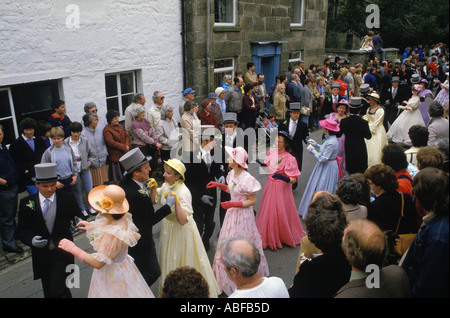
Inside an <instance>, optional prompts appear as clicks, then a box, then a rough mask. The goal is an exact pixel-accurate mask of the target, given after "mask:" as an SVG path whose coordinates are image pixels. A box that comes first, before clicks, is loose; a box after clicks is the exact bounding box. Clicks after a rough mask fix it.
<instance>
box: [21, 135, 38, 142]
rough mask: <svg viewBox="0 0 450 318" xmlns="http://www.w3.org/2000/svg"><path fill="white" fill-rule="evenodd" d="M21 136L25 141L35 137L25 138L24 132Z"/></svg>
mask: <svg viewBox="0 0 450 318" xmlns="http://www.w3.org/2000/svg"><path fill="white" fill-rule="evenodd" d="M22 138H23V139H25V141H27V140H33V139H34V138H35V137H34V136H33V138H27V137H26V136H25V135H24V134H22Z"/></svg>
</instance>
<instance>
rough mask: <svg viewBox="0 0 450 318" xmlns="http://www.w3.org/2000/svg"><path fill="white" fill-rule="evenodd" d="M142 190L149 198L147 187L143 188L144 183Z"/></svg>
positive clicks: (143, 186) (143, 185)
mask: <svg viewBox="0 0 450 318" xmlns="http://www.w3.org/2000/svg"><path fill="white" fill-rule="evenodd" d="M142 189H143V190H144V192H145V195H146V196H149V194H148V190H147V187H146V186H145V183H143V184H142Z"/></svg>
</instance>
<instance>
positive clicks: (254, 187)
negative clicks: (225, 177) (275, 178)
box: [239, 174, 261, 195]
mask: <svg viewBox="0 0 450 318" xmlns="http://www.w3.org/2000/svg"><path fill="white" fill-rule="evenodd" d="M239 183H240V189H239V192H240V193H241V194H243V195H251V194H254V193H256V192H258V191H259V190H261V184H260V183H259V182H258V180H256V178H255V177H253V176H252V175H250V174H247V175H246V176H245V178H243V180H242V181H240V182H239Z"/></svg>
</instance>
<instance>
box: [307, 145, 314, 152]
mask: <svg viewBox="0 0 450 318" xmlns="http://www.w3.org/2000/svg"><path fill="white" fill-rule="evenodd" d="M306 149H308V151H309V152H311V151H312V150H313V149H314V146H313V145H309V146H308V147H306Z"/></svg>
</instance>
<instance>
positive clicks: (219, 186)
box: [206, 181, 228, 191]
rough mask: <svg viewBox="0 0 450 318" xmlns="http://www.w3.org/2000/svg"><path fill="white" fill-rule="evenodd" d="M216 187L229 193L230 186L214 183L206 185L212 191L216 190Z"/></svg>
mask: <svg viewBox="0 0 450 318" xmlns="http://www.w3.org/2000/svg"><path fill="white" fill-rule="evenodd" d="M216 187H217V188H219V189H220V190H222V191H227V189H228V186H227V185H226V184H223V183H219V182H214V181H211V182H210V183H208V184H207V185H206V189H211V188H216Z"/></svg>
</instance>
